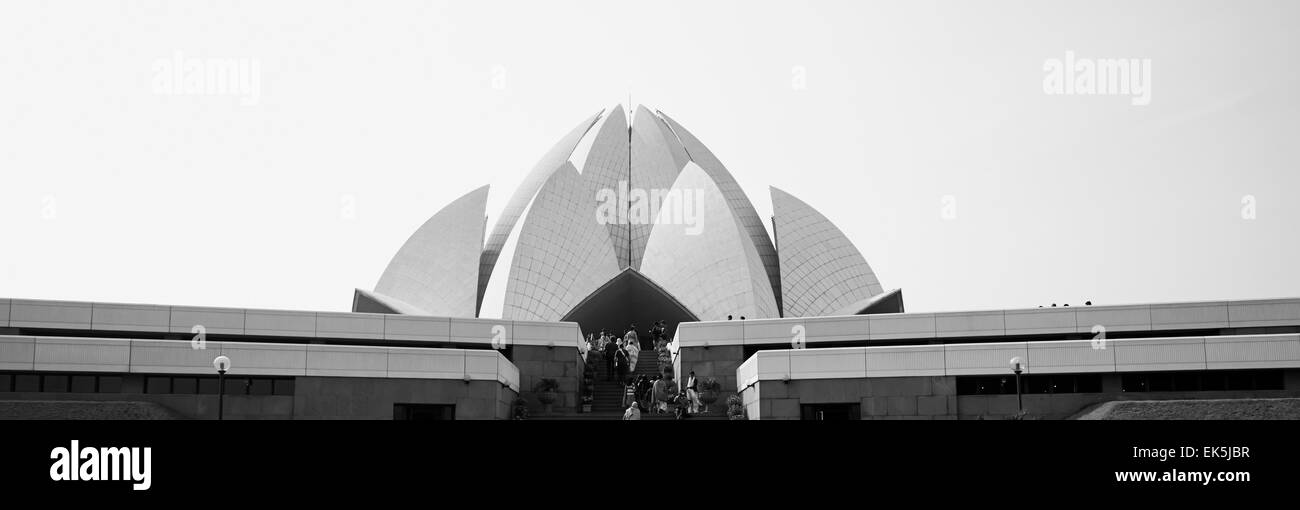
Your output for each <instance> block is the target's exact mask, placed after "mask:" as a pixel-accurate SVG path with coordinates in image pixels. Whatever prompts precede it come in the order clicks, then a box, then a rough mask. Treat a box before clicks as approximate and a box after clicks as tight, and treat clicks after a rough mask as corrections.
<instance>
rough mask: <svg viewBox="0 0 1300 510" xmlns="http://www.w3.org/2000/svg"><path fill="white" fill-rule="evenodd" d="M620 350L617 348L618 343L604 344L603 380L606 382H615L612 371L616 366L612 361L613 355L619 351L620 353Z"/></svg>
mask: <svg viewBox="0 0 1300 510" xmlns="http://www.w3.org/2000/svg"><path fill="white" fill-rule="evenodd" d="M621 350H622V349H619V348H618V342H612V341H611V342H609V343H607V344H605V380H606V381H613V380H615V379H614V376H615V372H614V369H615V368H616V366H615V360H614V358H615V355H614V353H616V352H619V351H621Z"/></svg>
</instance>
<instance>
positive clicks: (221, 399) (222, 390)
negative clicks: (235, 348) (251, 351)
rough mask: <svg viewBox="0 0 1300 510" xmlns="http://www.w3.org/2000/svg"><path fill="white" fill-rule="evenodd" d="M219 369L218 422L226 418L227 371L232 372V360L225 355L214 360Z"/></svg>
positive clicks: (213, 364)
mask: <svg viewBox="0 0 1300 510" xmlns="http://www.w3.org/2000/svg"><path fill="white" fill-rule="evenodd" d="M212 366H213V367H214V368H216V369H217V421H222V420H224V419H225V418H226V371H227V370H230V358H228V357H226V356H225V355H224V354H223V355H221V356H217V357H216V359H214V360H212Z"/></svg>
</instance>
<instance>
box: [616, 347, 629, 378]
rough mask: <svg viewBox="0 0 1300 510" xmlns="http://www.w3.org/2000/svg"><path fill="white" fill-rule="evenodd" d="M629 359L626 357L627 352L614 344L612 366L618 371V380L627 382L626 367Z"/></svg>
mask: <svg viewBox="0 0 1300 510" xmlns="http://www.w3.org/2000/svg"><path fill="white" fill-rule="evenodd" d="M630 362H631V360H629V359H628V357H627V352H624V351H623V349H621V348H618V347H617V346H615V348H614V368H615V369H616V370H617V371H618V380H619V381H623V382H624V383H626V382H627V367H628V363H630Z"/></svg>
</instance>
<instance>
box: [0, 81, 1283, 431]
mask: <svg viewBox="0 0 1300 510" xmlns="http://www.w3.org/2000/svg"><path fill="white" fill-rule="evenodd" d="M557 134H558V133H557ZM521 170H522V169H521ZM742 177H743V174H742ZM505 191H506V192H508V193H510V194H509V195H508V197H509V198H508V199H507V200H506V202H505V206H504V207H503V208H502V209H501V210H489V208H488V197H489V193H495V192H498V190H489V188H488V186H486V185H485V186H483V187H480V188H477V189H473V190H466V193H465V194H464V195H463V196H461V197H460V198H458V199H456V200H454V201H452V202H451V203H448V204H445V205H442V207H441V208H440V209H438V210H437V212H436V213H435V214H433V216H432V217H430V218H429V219H428V220H427V221H426V222H425V223H424V224H423V225H421V226H420V227H419V228H418V229H417V230H416V231H415V232H413V233H411V234H410V237H409V238H408V239H407V240H406V242H405V244H403V245H402V246H401V248H400V249H399V250H398V251H397V253H395V254H394V255H393V256H392V259H391V261H390V262H389V263H388V266H387V267H386V268H382V272H379V269H381V268H376V274H377V275H378V279H377V282H376V283H375V286H374V288H372V289H355V290H354V291H353V305H352V311H350V312H335V311H306V310H263V309H241V308H211V307H196V306H185V305H182V304H171V305H169V304H127V303H99V302H85V301H49V300H34V299H24V298H21V297H18V296H14V297H3V298H0V419H3V418H33V417H35V418H56V419H57V418H72V417H100V418H114V417H135V418H144V417H148V418H178V419H216V418H217V417H218V416H220V417H221V418H222V419H512V418H518V417H522V416H525V415H526V416H528V417H529V418H530V419H561V420H564V419H621V417H622V416H623V412H622V411H623V409H624V408H626V407H627V402H628V400H627V396H626V388H625V387H624V384H623V383H622V382H620V381H618V380H615V379H617V378H613V379H611V378H610V377H609V375H610V374H608V370H609V368H608V365H607V364H606V363H605V360H604V354H603V353H602V352H599V350H598V349H593V348H591V347H590V346H589V343H588V340H589V339H590V338H591V337H592V336H593V335H597V334H599V332H600V331H602V330H609V331H613V332H616V333H618V334H622V333H623V332H624V331H626V330H627V329H628V328H629V327H631V326H632V325H635V329H636V330H637V333H638V335H640V336H641V337H642V338H644V337H645V336H647V335H649V334H650V328H651V326H652V325H653V324H654V323H656V322H658V321H662V322H663V325H664V331H665V337H666V338H665V339H664V340H665V342H664V343H663V344H662V346H661V348H658V349H654V348H651V349H650V350H646V351H642V352H641V353H640V356H639V360H638V362H637V366H636V367H635V368H634V369H632V370H631V371H629V372H628V373H627V374H625V375H626V376H629V377H634V376H640V375H645V376H647V377H655V376H658V377H661V378H664V379H665V380H666V381H669V382H670V383H671V385H673V386H674V387H677V388H680V387H682V386H683V383H684V382H685V381H686V380H687V378H688V376H689V374H691V373H694V374H695V375H696V376H697V378H698V379H699V380H701V381H708V382H710V383H714V384H711V385H709V390H708V391H707V392H702V393H701V395H700V397H701V400H703V401H704V402H703V403H704V404H705V406H704V410H703V411H702V412H700V413H698V414H696V415H695V416H694V417H695V418H700V419H750V420H763V419H808V420H829V419H849V420H859V419H863V420H866V419H921V420H933V419H1003V418H1009V417H1012V418H1036V419H1064V418H1071V417H1076V416H1079V415H1080V414H1082V413H1085V412H1087V411H1088V410H1089V409H1092V408H1095V407H1096V406H1098V405H1101V404H1104V403H1108V402H1115V401H1134V400H1142V401H1162V400H1169V401H1174V400H1178V401H1182V400H1189V399H1192V400H1195V399H1259V398H1273V397H1296V396H1300V298H1283V299H1256V300H1219V301H1200V302H1183V303H1144V304H1142V303H1139V304H1124V305H1105V306H1093V305H1091V304H1088V305H1076V306H1066V307H1051V308H1041V307H1038V308H1024V309H1005V310H988V309H974V310H971V311H957V312H907V311H905V309H904V304H903V293H902V290H901V288H898V287H893V288H887V287H885V286H884V285H883V284H882V283H881V281H880V279H879V278H878V277H877V275H876V274H875V272H874V271H872V269H871V266H870V264H868V262H867V260H866V259H865V258H864V257H863V255H862V253H861V252H860V251H859V250H858V248H857V247H856V246H855V244H854V242H853V241H854V240H850V239H848V238H847V237H846V236H845V235H844V233H843V232H842V231H841V230H840V229H839V228H837V227H836V225H835V222H834V221H832V218H827V217H826V216H824V215H823V214H821V213H819V212H818V211H817V210H816V209H815V208H814V207H813V205H810V204H808V203H805V202H804V201H802V200H800V199H799V198H797V197H795V196H794V195H791V194H790V193H787V192H785V191H782V190H779V189H776V188H771V189H770V196H768V197H753V198H754V199H758V200H770V205H771V211H772V214H771V217H768V218H763V217H760V216H759V215H758V213H757V212H756V210H755V208H754V205H753V204H754V202H752V201H751V197H748V196H746V195H745V193H744V192H743V191H742V188H741V186H740V184H739V183H738V182H737V180H736V177H735V176H734V175H733V173H732V172H731V171H729V170H728V169H727V168H726V167H725V166H724V165H723V162H722V161H721V160H720V159H719V158H718V157H717V156H715V155H714V154H713V153H712V152H710V151H709V149H708V148H707V147H706V146H705V145H704V144H703V143H702V142H701V141H700V139H698V138H696V137H695V135H693V134H692V133H691V132H690V131H687V130H686V128H685V127H683V126H682V125H681V124H679V123H678V122H677V121H675V120H674V119H673V118H671V117H669V116H668V115H666V114H664V113H662V112H659V111H654V110H651V109H648V108H646V107H645V106H637V107H635V108H634V109H625V108H624V107H623V106H622V105H618V106H615V107H613V108H610V109H607V110H602V111H600V112H598V113H596V114H594V115H591V116H590V117H587V118H585V119H583V120H582V121H581V122H579V123H578V124H577V125H576V126H575V127H574V128H573V129H572V130H571V131H569V132H568V133H567V134H564V135H563V136H562V137H560V138H559V141H558V142H557V143H555V145H554V146H553V147H552V148H551V149H550V150H549V151H548V152H547V153H546V154H544V155H541V158H540V159H539V160H538V162H537V164H536V165H535V166H534V167H533V168H532V169H531V170H529V171H528V172H527V174H526V176H525V177H524V179H523V180H522V183H521V184H520V185H519V186H518V188H516V189H514V190H505ZM503 197H505V195H503ZM834 220H837V221H841V222H843V221H851V220H852V219H851V218H835V219H834ZM857 241H859V242H870V240H863V239H858V240H857ZM890 249H902V250H906V249H907V248H906V247H891V248H890ZM218 356H225V357H226V358H227V359H229V367H228V370H227V371H226V372H224V373H223V374H222V375H220V376H219V374H218V373H217V371H216V370H215V369H214V365H213V360H214V359H215V358H216V357H218ZM732 397H734V398H732ZM728 400H731V402H730V403H728ZM646 418H655V419H670V416H669V415H656V414H653V413H651V414H649V415H647V416H646Z"/></svg>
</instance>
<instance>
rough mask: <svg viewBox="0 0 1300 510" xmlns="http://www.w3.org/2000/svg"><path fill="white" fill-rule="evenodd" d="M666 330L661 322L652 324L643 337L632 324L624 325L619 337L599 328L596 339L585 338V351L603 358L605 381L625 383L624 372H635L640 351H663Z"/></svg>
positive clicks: (594, 336) (625, 374)
mask: <svg viewBox="0 0 1300 510" xmlns="http://www.w3.org/2000/svg"><path fill="white" fill-rule="evenodd" d="M666 330H667V328H665V327H664V321H657V322H655V323H654V326H653V327H651V328H650V332H649V334H648V335H645V338H641V335H638V334H637V332H636V324H632V325H630V326H628V327H627V329H626V330H624V332H623V335H621V336H619V335H618V334H617V333H612V332H611V330H608V329H602V330H600V335H599V336H597V335H594V334H588V335H587V352H588V353H591V352H592V351H595V352H599V353H601V354H602V355H603V357H604V358H605V374H606V376H605V379H606V380H608V381H627V375H628V373H631V372H635V371H636V365H637V362H638V361H639V359H640V357H641V351H643V350H655V351H660V350H663V349H667V343H668V341H667V335H666ZM588 355H590V354H588Z"/></svg>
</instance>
